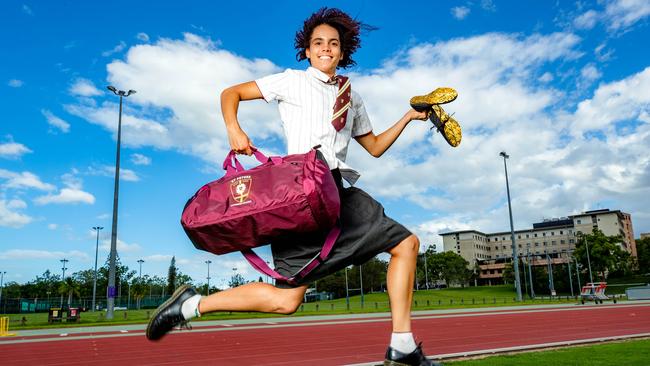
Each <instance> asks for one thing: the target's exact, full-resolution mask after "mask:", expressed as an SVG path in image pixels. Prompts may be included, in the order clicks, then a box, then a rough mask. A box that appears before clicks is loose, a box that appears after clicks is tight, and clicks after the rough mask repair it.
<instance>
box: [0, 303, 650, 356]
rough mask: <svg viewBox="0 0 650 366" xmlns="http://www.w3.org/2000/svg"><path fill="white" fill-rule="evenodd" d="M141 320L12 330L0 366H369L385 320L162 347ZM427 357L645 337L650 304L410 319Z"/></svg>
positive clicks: (303, 323) (189, 336)
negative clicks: (148, 335) (13, 333)
mask: <svg viewBox="0 0 650 366" xmlns="http://www.w3.org/2000/svg"><path fill="white" fill-rule="evenodd" d="M144 328H145V326H144V325H142V324H136V325H123V326H110V327H87V328H59V329H52V328H49V329H43V330H29V331H19V332H17V335H16V336H13V337H0V365H21V366H25V365H89V364H92V365H109V364H110V365H113V366H114V365H185V364H187V365H189V364H197V363H198V364H201V363H204V364H210V365H374V364H378V363H381V361H382V359H383V355H384V352H385V350H386V346H387V344H388V342H389V339H390V332H391V327H390V314H388V313H376V314H362V315H359V314H354V315H331V316H312V317H297V316H296V317H282V318H267V319H259V318H258V319H246V320H231V321H206V322H194V323H193V330H191V331H186V330H184V331H174V332H172V333H171V334H169V335H168V336H166V337H164V338H163V339H162V340H161V341H159V342H149V341H147V340H146V338H145V337H144ZM413 332H414V334H415V336H416V339H417V341H418V342H419V341H422V342H423V347H424V350H425V352H426V353H427V355H429V357H431V358H435V359H449V358H457V357H462V356H471V355H478V354H491V353H500V352H510V351H517V350H527V349H539V348H547V347H557V346H564V345H571V344H579V343H593V342H601V341H607V340H615V339H625V338H635V337H649V336H650V301H637V302H620V303H618V304H611V303H610V304H601V305H595V304H590V305H545V306H517V307H498V308H487V309H486V308H482V309H453V310H437V311H419V312H414V313H413Z"/></svg>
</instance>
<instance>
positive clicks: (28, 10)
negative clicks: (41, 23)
mask: <svg viewBox="0 0 650 366" xmlns="http://www.w3.org/2000/svg"><path fill="white" fill-rule="evenodd" d="M23 13H25V14H27V15H34V12H33V11H32V8H30V7H29V6H27V5H25V4H23Z"/></svg>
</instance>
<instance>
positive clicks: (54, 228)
mask: <svg viewBox="0 0 650 366" xmlns="http://www.w3.org/2000/svg"><path fill="white" fill-rule="evenodd" d="M58 227H59V225H57V224H48V225H47V228H48V229H50V230H56V229H57V228H58Z"/></svg>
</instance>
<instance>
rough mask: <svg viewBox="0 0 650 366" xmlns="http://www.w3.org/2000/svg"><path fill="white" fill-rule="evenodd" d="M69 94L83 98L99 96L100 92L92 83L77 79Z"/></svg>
mask: <svg viewBox="0 0 650 366" xmlns="http://www.w3.org/2000/svg"><path fill="white" fill-rule="evenodd" d="M70 93H71V94H73V95H79V96H83V97H93V96H97V95H101V94H102V92H101V91H99V89H97V88H96V87H95V84H93V82H92V81H90V80H88V79H83V78H79V79H77V80H76V81H75V82H74V84H72V86H71V87H70Z"/></svg>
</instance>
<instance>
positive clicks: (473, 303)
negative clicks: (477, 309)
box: [472, 297, 476, 305]
mask: <svg viewBox="0 0 650 366" xmlns="http://www.w3.org/2000/svg"><path fill="white" fill-rule="evenodd" d="M474 304H476V303H475V302H474V298H473V297H472V305H474Z"/></svg>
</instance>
